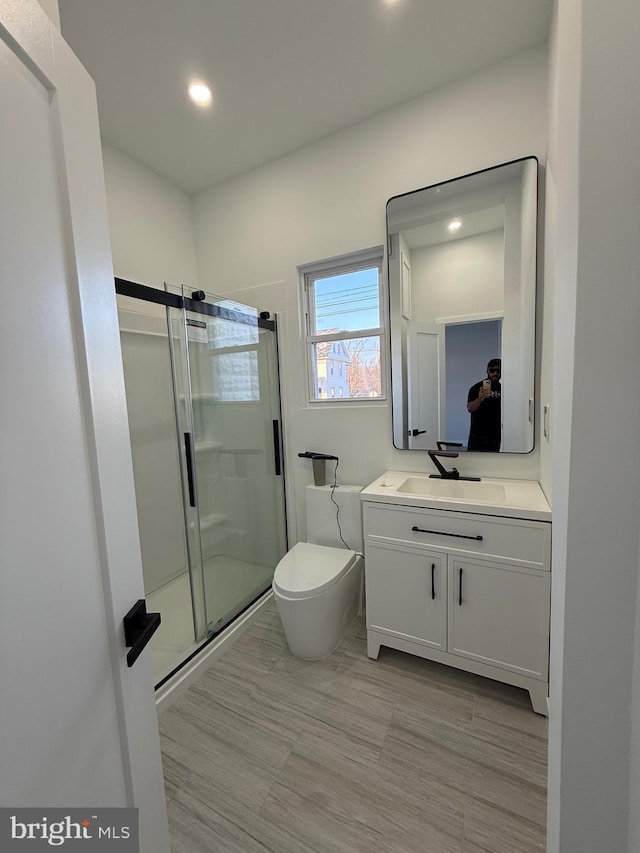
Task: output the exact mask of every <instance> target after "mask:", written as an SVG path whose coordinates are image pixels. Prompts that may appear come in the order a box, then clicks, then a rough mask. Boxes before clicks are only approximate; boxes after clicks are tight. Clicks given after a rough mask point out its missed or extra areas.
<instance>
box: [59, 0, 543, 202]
mask: <svg viewBox="0 0 640 853" xmlns="http://www.w3.org/2000/svg"><path fill="white" fill-rule="evenodd" d="M552 2H553V0H59V3H60V17H61V24H62V32H63V35H64V37H65V38H66V40H67V41H68V42H69V44H70V45H71V47H72V49H73V50H74V52H75V53H76V54H77V56H78V57H79V58H80V60H81V61H82V63H83V64H84V66H85V67H86V68H87V70H88V71H89V73H90V74H91V76H92V77H93V79H94V80H95V82H96V88H97V93H98V109H99V113H100V124H101V130H102V136H103V139H104V140H105V141H106V142H108V143H110V144H111V145H113V146H115V147H116V148H119V149H120V150H121V151H123V152H124V153H126V154H128V155H129V156H131V157H133V158H134V159H136V160H138V161H139V162H141V163H144V164H145V165H147V166H149V167H150V168H152V169H154V170H155V171H156V172H158V173H160V174H161V175H163V176H164V177H166V178H168V179H169V180H170V181H172V182H173V183H175V184H176V185H178V186H179V187H182V188H183V189H184V190H186V191H187V192H188V193H195V192H198V191H199V190H201V189H204V188H206V187H210V186H213V185H215V184H217V183H220V182H221V181H225V180H227V179H229V178H232V177H235V176H236V175H239V174H241V173H242V172H245V171H248V170H249V169H252V168H254V167H256V166H258V165H261V164H263V163H266V162H269V161H270V160H274V159H276V158H278V157H281V156H283V155H285V154H288V153H290V152H292V151H294V150H296V149H297V148H300V147H301V146H303V145H307V144H309V143H311V142H314V141H316V140H318V139H322V138H323V137H325V136H329V135H330V134H332V133H335V132H336V131H338V130H341V129H343V128H346V127H348V126H350V125H352V124H355V123H357V122H359V121H362V120H363V119H366V118H369V117H371V116H373V115H375V114H376V113H379V112H381V111H382V110H385V109H388V108H390V107H393V106H395V105H397V104H400V103H403V102H404V101H407V100H410V99H411V98H415V97H418V96H420V95H423V94H426V93H427V92H429V91H432V90H433V89H435V88H437V87H439V86H442V85H445V84H447V83H450V82H452V81H454V80H457V79H459V78H461V77H464V76H466V75H467V74H471V73H473V72H475V71H478V70H479V69H481V68H484V67H487V66H489V65H492V64H494V63H496V62H500V61H501V60H503V59H507V58H508V57H510V56H513V55H515V54H517V53H520V52H522V51H523V50H526V49H528V48H530V47H533V46H535V45H539V44H541V43H543V42H546V40H547V34H548V29H549V19H550V14H551V6H552ZM194 77H197V78H201V79H204V80H206V81H207V82H208V83H209V84H210V85H211V86H212V87H213V88H214V104H213V106H212V108H210V109H209V110H208V111H206V112H204V111H202V110H200V109H198V108H196V107H195V106H194V105H193V104H191V102H190V101H189V100H188V99H187V97H186V94H185V92H186V85H187V83H188V81H189V80H191V79H192V78H194Z"/></svg>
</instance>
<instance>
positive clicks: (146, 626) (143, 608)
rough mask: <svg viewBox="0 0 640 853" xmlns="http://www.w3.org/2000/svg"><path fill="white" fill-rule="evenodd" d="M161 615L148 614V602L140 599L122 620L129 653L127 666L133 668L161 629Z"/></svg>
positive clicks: (125, 642)
mask: <svg viewBox="0 0 640 853" xmlns="http://www.w3.org/2000/svg"><path fill="white" fill-rule="evenodd" d="M160 622H161V618H160V614H159V613H147V602H146V601H145V600H144V598H141V599H139V601H136V603H135V604H134V605H133V607H132V608H131V610H130V611H129V612H128V613H127V615H126V616H125V617H124V619H123V620H122V623H123V625H124V644H125V646H126V647H127V648H128V649H129V650H130V651H128V652H127V666H133V665H134V663H135V662H136V661H137V660H138V657H139V656H140V652H141V651H142V650H143V649H144V647H145V646H146V645H147V643H148V642H149V640H150V639H151V637H152V636H153V635H154V634H155V632H156V631H157V630H158V628H159V627H160Z"/></svg>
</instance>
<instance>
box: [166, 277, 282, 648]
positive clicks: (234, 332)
mask: <svg viewBox="0 0 640 853" xmlns="http://www.w3.org/2000/svg"><path fill="white" fill-rule="evenodd" d="M174 293H176V294H178V293H179V294H180V296H182V304H183V308H182V309H179V308H171V307H170V308H168V309H167V310H168V314H169V326H170V330H171V333H170V339H171V342H172V358H173V365H174V370H173V373H174V381H175V383H176V401H177V420H178V428H179V433H180V437H181V444H182V448H181V451H182V452H181V459H182V481H183V491H184V504H185V521H186V529H187V543H188V549H189V559H190V565H191V569H190V571H191V586H192V599H193V609H194V620H195V625H196V635H197V636H199V637H201V638H202V637H206V636H208V635H211V634H213V633H216V632H217V631H219V630H220V629H221V628H222V627H224V626H225V625H226V624H228V623H229V622H230V621H231V620H232V619H233V618H234V617H235V616H236V615H237V614H238V613H239V612H241V611H242V610H243V609H244V608H245V607H246V606H247V605H248V604H250V603H251V602H252V601H254V600H255V599H256V598H257V597H258V596H259V595H260V594H261V593H262V592H264V591H265V590H267V589H268V588H269V586H270V585H271V581H272V579H273V572H274V569H275V566H276V565H277V563H278V560H279V559H280V558H281V557H282V555H283V554H284V553H285V552H286V548H287V543H286V524H285V509H284V486H283V472H282V462H281V459H282V454H281V436H280V399H279V387H278V375H277V350H276V335H275V325H274V321H272V320H269V319H265V318H264V317H263V316H260V315H259V314H258V312H257V311H256V310H255V309H252V308H249V307H248V306H245V305H241V304H239V303H236V302H232V301H230V300H227V299H222V298H220V297H216V296H213V295H212V294H205V293H204V292H202V291H197V292H196V293H195V294H192V293H191V291H188V292H179V291H178V290H174ZM194 297H195V298H194Z"/></svg>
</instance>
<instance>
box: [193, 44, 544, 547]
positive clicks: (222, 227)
mask: <svg viewBox="0 0 640 853" xmlns="http://www.w3.org/2000/svg"><path fill="white" fill-rule="evenodd" d="M546 59H547V57H546V52H545V51H544V50H543V49H538V50H533V51H528V52H527V53H525V54H522V55H521V56H519V57H517V58H515V59H513V60H510V61H508V62H505V63H501V64H500V65H497V66H495V67H494V68H491V69H489V70H487V71H485V72H484V73H482V74H477V75H474V76H473V77H471V78H468V79H465V80H462V81H460V82H458V83H456V84H454V85H451V86H447V87H444V88H442V89H440V90H438V91H437V92H434V93H432V94H430V95H428V96H426V97H423V98H419V99H416V100H414V101H411V102H409V103H407V104H404V105H402V106H400V107H397V108H395V109H393V110H389V111H387V112H385V113H382V114H381V115H379V116H377V117H375V118H373V119H371V120H369V121H365V122H362V123H360V124H358V125H355V126H353V127H352V128H350V129H348V130H346V131H344V132H341V133H338V134H335V135H333V136H331V137H329V138H327V139H325V140H322V141H320V142H318V143H316V144H314V145H311V146H309V147H307V148H304V149H301V150H299V151H297V152H295V153H294V154H292V155H290V156H288V157H285V158H283V159H281V160H279V161H276V162H274V163H272V164H269V165H267V166H264V167H261V168H259V169H256V170H254V171H252V172H250V173H247V174H246V175H244V176H242V177H240V178H237V179H235V180H233V181H230V182H228V183H226V184H223V185H221V186H219V187H216V188H213V189H211V190H209V191H207V192H203V193H201V194H200V195H199V196H197V197H196V198H195V202H194V212H195V225H196V247H197V255H198V263H199V270H200V281H201V284H202V286H203V287H205V288H208V289H211V290H213V291H214V292H218V293H235V295H236V297H237V298H238V299H243V298H245V299H248V296H247V294H249V293H251V294H253V295H255V294H256V293H257V294H259V300H260V302H259V307H261V308H267V309H270V310H276V311H281V312H282V314H283V316H282V318H281V329H282V334H281V345H282V353H283V362H284V370H283V376H282V384H283V395H284V398H283V402H284V407H285V426H286V444H287V463H288V475H289V485H290V487H291V486H293V487H294V488H295V497H296V500H295V501H293V502H292V503H291V504H290V506H289V512H290V516H291V514H292V512H295V511H296V510H297V515H298V518H299V519H300V522H302V517H303V516H302V514H301V512H300V510H301V507H302V502H303V500H304V493H303V489H302V486H303V485H305V484H306V483H308V482H310V481H311V468H310V466H309V464H308V461H305V460H300V459H298V458H297V455H296V454H297V453H298V452H299V451H301V450H305V449H317V450H326V451H331V452H332V453H335V454H337V455H338V456H339V457H340V468H339V473H340V477H339V481H341V482H344V483H346V482H350V483H362V484H366V483H368V482H370V481H371V480H373V479H374V478H375V477H377V476H378V475H379V474H380V473H381V472H382V471H384V470H385V469H386V468H401V469H402V468H404V469H409V470H426V469H427V468H428V466H429V464H430V463H429V460H428V459H427V458H426V455H425V454H420V453H416V452H407V451H396V450H394V448H393V445H392V431H391V412H390V405H389V404H388V403H383V404H377V405H376V404H373V405H367V406H353V405H349V404H343V406H338V405H337V404H335V405H333V406H332V405H327V406H322V407H321V408H320V407H318V406H317V405H316V406H310V405H309V404H308V403H307V402H306V397H305V387H306V384H305V375H304V369H303V358H302V357H303V349H302V345H301V335H300V323H299V313H298V311H299V307H298V292H297V288H298V283H297V277H296V267H297V266H298V265H300V264H305V263H309V262H312V261H315V260H319V259H323V258H329V257H333V256H336V255H340V254H343V253H347V252H351V251H355V250H358V249H364V248H367V247H371V246H376V245H383V244H384V242H385V204H386V202H387V200H388V198H390V197H391V196H393V195H397V194H399V193H403V192H407V191H409V190H413V189H416V188H417V187H423V186H426V185H429V184H432V183H437V182H439V181H443V180H446V179H450V178H453V177H456V176H458V175H463V174H466V173H469V172H473V171H476V170H480V169H484V168H486V167H489V166H494V165H496V164H498V163H502V162H506V161H508V160H513V159H516V158H520V157H524V156H527V155H536V156H538V157H539V158H540V160H541V161H542V162H543V161H544V153H545V146H546V103H547V63H546ZM268 282H276V283H277V284H276V285H275V286H274V287H273V288H271V287H269V286H267V283H268ZM243 294H244V295H243ZM256 304H258V303H256ZM459 467H460V468H461V470H462V471H463V473H464V472H469V473H471V472H474V473H480V474H484V475H486V476H491V475H493V476H507V477H525V478H532V479H537V476H538V453H537V451H534V453H532V454H529V455H518V456H493V455H492V456H491V457H490V458H489V457H487V456H486V455H485V456H483V457H481V458H479V455H475V458H473V457H471V456H469V457H465V458H464V459H463V460H462V461H461V462H460V465H459ZM298 535H299V536H300V537H303V536H304V528H303V525H302V523H300V524H299V525H298Z"/></svg>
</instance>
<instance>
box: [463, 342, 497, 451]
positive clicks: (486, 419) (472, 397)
mask: <svg viewBox="0 0 640 853" xmlns="http://www.w3.org/2000/svg"><path fill="white" fill-rule="evenodd" d="M501 375H502V361H501V360H500V359H499V358H492V359H491V361H490V362H489V363H488V364H487V378H486V379H482V380H481V381H480V382H476V384H475V385H472V386H471V388H469V393H468V395H467V411H468V412H469V413H470V414H471V427H470V430H469V441H468V444H467V450H489V451H497V450H500V434H501V429H502V410H501V404H500V377H501Z"/></svg>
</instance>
